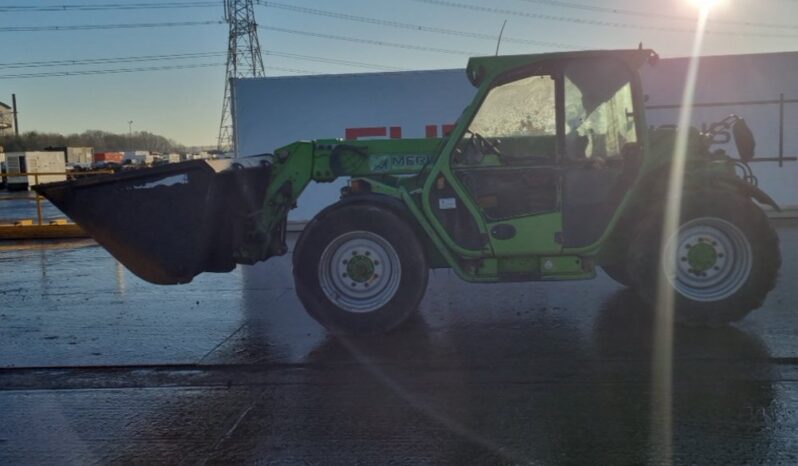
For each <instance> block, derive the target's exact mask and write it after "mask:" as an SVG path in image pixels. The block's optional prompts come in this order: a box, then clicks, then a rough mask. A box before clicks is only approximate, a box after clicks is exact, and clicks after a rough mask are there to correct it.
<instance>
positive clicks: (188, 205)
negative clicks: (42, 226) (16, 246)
mask: <svg viewBox="0 0 798 466" xmlns="http://www.w3.org/2000/svg"><path fill="white" fill-rule="evenodd" d="M255 159H257V158H255ZM259 159H260V160H259V161H257V160H255V161H253V162H254V163H252V162H250V163H247V164H246V165H250V166H249V167H245V166H244V164H243V163H238V161H235V162H234V161H232V160H210V161H205V160H195V161H188V162H181V163H175V164H168V165H163V166H158V167H153V168H146V169H139V170H130V171H125V172H121V173H118V174H114V175H108V176H97V177H90V178H81V179H77V180H74V181H66V182H59V183H47V184H40V185H37V186H34V189H35V190H36V192H38V193H39V194H41V195H42V196H44V197H45V198H47V199H49V200H50V202H52V203H53V204H54V205H55V206H56V207H58V208H59V209H61V211H63V212H64V213H65V214H66V215H67V216H69V217H70V218H71V219H72V220H74V221H75V223H77V224H78V225H79V226H80V227H81V228H83V229H84V230H85V231H86V232H87V233H88V234H89V235H91V237H92V238H94V239H95V240H96V241H97V242H98V243H100V245H101V246H103V247H104V248H105V249H107V250H108V251H109V252H110V253H111V254H112V255H113V256H114V257H115V258H116V259H117V260H118V261H119V262H121V263H122V264H123V265H124V266H125V267H127V268H128V269H130V271H132V272H133V273H135V274H136V275H138V276H139V277H141V278H143V279H144V280H147V281H149V282H152V283H156V284H163V285H166V284H177V283H187V282H190V281H191V280H192V278H193V277H194V276H195V275H197V274H199V273H201V272H228V271H230V270H232V269H233V268H234V267H235V261H234V259H233V251H234V246H235V244H236V240H237V237H238V236H240V235H241V234H242V233H241V231H242V225H243V222H244V219H245V218H246V217H247V216H249V215H250V214H251V213H252V212H254V211H256V210H257V209H259V208H260V206H261V205H262V202H263V197H264V196H265V192H266V186H267V184H268V180H269V172H270V164H269V163H268V161H267V160H266V159H264V158H259Z"/></svg>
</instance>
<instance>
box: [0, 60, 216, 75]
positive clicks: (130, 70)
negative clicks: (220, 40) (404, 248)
mask: <svg viewBox="0 0 798 466" xmlns="http://www.w3.org/2000/svg"><path fill="white" fill-rule="evenodd" d="M223 65H224V63H199V64H191V65H166V66H149V67H137V68H117V69H108V70H78V71H52V72H43V73H20V74H4V75H0V79H23V78H25V79H27V78H51V77H63V76H87V75H95V74H117V73H134V72H142V71H161V70H183V69H192V68H209V67H214V66H223Z"/></svg>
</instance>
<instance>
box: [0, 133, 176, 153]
mask: <svg viewBox="0 0 798 466" xmlns="http://www.w3.org/2000/svg"><path fill="white" fill-rule="evenodd" d="M0 146H1V147H3V150H5V151H6V152H24V151H37V150H43V149H45V148H47V147H63V146H68V147H93V148H94V152H124V151H128V150H146V151H150V152H160V153H169V152H184V151H185V150H186V147H185V146H183V145H182V144H179V143H177V142H175V141H174V140H172V139H169V138H166V137H164V136H160V135H158V134H153V133H148V132H147V131H136V132H135V133H132V134H116V133H109V132H107V131H100V130H88V131H84V132H82V133H80V134H68V135H63V134H58V133H41V132H38V131H28V132H26V133H22V134H20V135H19V136H15V135H13V134H12V135H7V136H0Z"/></svg>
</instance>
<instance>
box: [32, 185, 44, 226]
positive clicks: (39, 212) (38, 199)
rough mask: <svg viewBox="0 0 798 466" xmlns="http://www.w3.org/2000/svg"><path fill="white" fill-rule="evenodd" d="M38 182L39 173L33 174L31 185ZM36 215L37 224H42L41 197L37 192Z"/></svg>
mask: <svg viewBox="0 0 798 466" xmlns="http://www.w3.org/2000/svg"><path fill="white" fill-rule="evenodd" d="M37 184H39V174H38V173H34V174H33V185H34V186H36V185H37ZM36 216H37V217H38V219H39V226H42V223H43V222H42V197H41V196H40V195H39V193H36Z"/></svg>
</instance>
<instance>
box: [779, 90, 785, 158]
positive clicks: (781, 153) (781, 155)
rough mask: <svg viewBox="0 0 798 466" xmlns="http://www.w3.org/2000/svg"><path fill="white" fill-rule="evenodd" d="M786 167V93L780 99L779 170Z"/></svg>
mask: <svg viewBox="0 0 798 466" xmlns="http://www.w3.org/2000/svg"><path fill="white" fill-rule="evenodd" d="M783 166H784V93H782V94H781V97H779V168H781V167H783Z"/></svg>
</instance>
